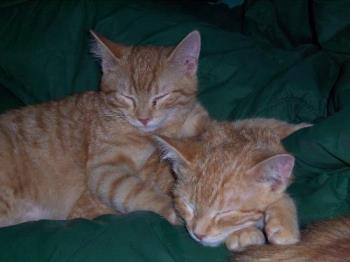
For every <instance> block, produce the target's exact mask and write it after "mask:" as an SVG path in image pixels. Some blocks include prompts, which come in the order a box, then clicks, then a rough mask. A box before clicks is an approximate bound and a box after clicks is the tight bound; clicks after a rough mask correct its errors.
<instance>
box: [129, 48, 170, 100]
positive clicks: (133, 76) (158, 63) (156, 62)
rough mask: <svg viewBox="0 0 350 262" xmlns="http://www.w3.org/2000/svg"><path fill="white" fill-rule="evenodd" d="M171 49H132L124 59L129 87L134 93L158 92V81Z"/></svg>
mask: <svg viewBox="0 0 350 262" xmlns="http://www.w3.org/2000/svg"><path fill="white" fill-rule="evenodd" d="M171 50H172V49H171V48H163V47H133V48H132V49H131V50H130V53H129V55H128V56H127V57H125V58H124V59H125V61H124V64H125V66H126V67H127V71H128V75H129V80H130V81H131V85H132V86H133V87H134V88H135V89H136V90H134V91H135V92H136V93H146V94H151V93H157V92H159V88H160V85H159V81H160V76H161V74H162V72H163V71H164V67H165V66H166V62H167V57H168V55H169V54H170V52H171Z"/></svg>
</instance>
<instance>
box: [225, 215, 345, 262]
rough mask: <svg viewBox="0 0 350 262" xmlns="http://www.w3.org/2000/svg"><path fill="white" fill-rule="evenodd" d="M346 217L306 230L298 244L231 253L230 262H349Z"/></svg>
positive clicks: (269, 246) (324, 222)
mask: <svg viewBox="0 0 350 262" xmlns="http://www.w3.org/2000/svg"><path fill="white" fill-rule="evenodd" d="M349 257H350V217H348V218H340V219H335V220H329V221H323V222H320V223H317V224H315V225H312V226H310V227H308V228H307V229H306V230H305V231H304V232H303V234H302V240H301V242H300V243H298V244H295V245H290V246H279V245H265V246H259V247H251V248H249V249H247V250H245V251H244V252H242V253H235V254H233V256H232V258H231V260H230V261H231V262H237V261H239V262H246V261H261V262H262V261H298V262H299V261H318V262H321V261H349V260H348V259H349Z"/></svg>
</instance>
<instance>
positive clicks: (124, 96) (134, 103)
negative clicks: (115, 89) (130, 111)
mask: <svg viewBox="0 0 350 262" xmlns="http://www.w3.org/2000/svg"><path fill="white" fill-rule="evenodd" d="M121 96H122V97H123V98H125V99H126V100H128V101H129V102H131V103H132V104H133V105H134V106H136V99H135V97H133V96H129V95H124V94H122V95H121Z"/></svg>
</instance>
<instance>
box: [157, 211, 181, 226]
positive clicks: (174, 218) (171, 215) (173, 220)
mask: <svg viewBox="0 0 350 262" xmlns="http://www.w3.org/2000/svg"><path fill="white" fill-rule="evenodd" d="M160 215H161V216H163V217H164V218H165V219H166V220H168V221H169V223H170V224H172V225H181V224H182V219H181V218H180V217H179V216H178V215H177V213H176V212H175V210H174V208H172V207H166V208H164V209H163V210H162V211H161V212H160Z"/></svg>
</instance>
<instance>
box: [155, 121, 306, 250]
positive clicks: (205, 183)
mask: <svg viewBox="0 0 350 262" xmlns="http://www.w3.org/2000/svg"><path fill="white" fill-rule="evenodd" d="M306 126H308V125H307V124H299V125H292V124H288V123H285V122H282V121H277V120H274V119H251V120H242V121H237V122H233V123H227V122H223V123H218V122H212V123H211V124H210V125H209V126H208V127H207V130H206V131H205V132H204V133H203V134H202V135H200V136H198V137H197V138H187V139H184V140H178V139H170V138H165V137H156V138H155V139H156V140H157V141H158V144H159V146H160V148H161V150H162V152H163V157H164V158H165V159H168V160H169V161H170V162H171V164H172V167H173V170H174V172H175V173H176V175H177V181H176V184H175V189H174V196H175V207H176V209H177V210H178V212H179V214H180V215H181V216H182V218H183V219H184V220H185V223H186V226H187V229H188V231H189V233H190V235H191V236H192V237H193V238H194V239H195V240H197V241H198V242H200V243H202V244H204V245H207V246H216V245H218V244H220V243H221V242H225V243H226V246H227V247H228V248H229V249H231V250H242V249H243V248H245V247H246V246H249V245H260V244H263V243H264V242H265V236H264V233H263V231H265V233H266V236H267V239H268V241H269V242H270V243H273V244H281V245H284V244H293V243H296V242H297V241H298V240H299V230H298V223H297V216H296V209H295V206H294V202H293V201H292V199H291V198H290V197H289V196H288V195H287V193H285V189H286V187H287V186H288V184H289V182H290V180H291V176H292V169H293V165H294V157H293V156H292V155H290V154H288V153H287V152H286V151H285V149H284V148H283V146H282V144H281V142H280V141H281V139H282V138H284V137H286V136H287V135H289V134H291V133H292V132H294V131H296V130H298V129H300V128H303V127H306Z"/></svg>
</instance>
